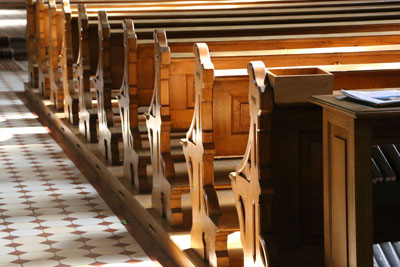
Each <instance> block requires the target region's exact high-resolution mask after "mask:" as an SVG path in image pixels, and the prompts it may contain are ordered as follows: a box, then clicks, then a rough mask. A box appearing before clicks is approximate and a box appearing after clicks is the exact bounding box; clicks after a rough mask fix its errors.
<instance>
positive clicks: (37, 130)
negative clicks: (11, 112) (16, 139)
mask: <svg viewBox="0 0 400 267" xmlns="http://www.w3.org/2000/svg"><path fill="white" fill-rule="evenodd" d="M47 133H50V129H49V128H47V127H42V126H39V127H13V128H0V142H4V141H7V140H9V139H11V138H12V137H13V136H14V135H17V134H47Z"/></svg>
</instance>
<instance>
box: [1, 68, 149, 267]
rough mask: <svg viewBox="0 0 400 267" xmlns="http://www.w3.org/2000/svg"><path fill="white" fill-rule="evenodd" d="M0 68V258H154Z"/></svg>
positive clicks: (123, 262)
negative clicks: (29, 107) (41, 121)
mask: <svg viewBox="0 0 400 267" xmlns="http://www.w3.org/2000/svg"><path fill="white" fill-rule="evenodd" d="M26 78H27V77H26V74H25V72H15V73H13V72H0V266H10V267H11V266H24V267H25V266H26V267H28V266H38V267H45V266H88V265H89V266H140V265H142V266H153V263H152V261H151V260H150V259H149V257H148V256H147V255H146V254H145V253H144V251H143V249H142V248H141V247H140V246H139V245H138V243H137V242H136V241H135V239H134V238H132V237H131V236H130V234H129V233H128V232H127V230H126V229H125V227H124V226H123V225H122V223H121V222H120V220H119V219H118V217H117V216H115V215H114V214H113V212H112V211H111V210H110V208H109V207H108V206H107V205H106V203H105V202H104V201H103V200H102V199H101V198H100V196H99V195H98V193H97V192H96V191H95V189H94V188H93V187H92V186H91V185H90V184H89V182H88V181H87V180H86V178H85V177H84V176H83V175H82V174H81V173H80V171H79V170H78V169H77V168H76V167H75V166H74V164H73V163H72V162H71V161H70V160H69V159H68V158H67V156H66V155H65V154H64V153H63V151H62V149H61V148H60V147H59V145H58V144H57V143H56V142H55V141H54V140H53V139H52V138H51V137H50V135H49V134H48V132H47V129H46V128H45V127H43V126H42V125H41V124H40V123H39V122H38V120H37V119H36V118H35V116H34V115H33V114H32V113H30V112H29V111H28V109H27V108H26V107H25V106H24V105H23V103H22V102H21V100H20V99H19V98H18V96H17V95H16V94H15V93H14V92H13V91H22V90H23V84H22V82H23V81H24V80H25V79H26Z"/></svg>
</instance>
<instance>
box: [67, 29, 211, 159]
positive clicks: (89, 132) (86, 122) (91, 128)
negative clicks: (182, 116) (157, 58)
mask: <svg viewBox="0 0 400 267" xmlns="http://www.w3.org/2000/svg"><path fill="white" fill-rule="evenodd" d="M80 25H82V23H81V24H80ZM85 25H86V24H85ZM81 28H82V27H81ZM85 29H86V27H85ZM197 30H199V29H197ZM136 32H137V33H138V34H140V33H141V32H140V29H139V30H137V31H136ZM143 32H148V30H147V29H146V30H145V31H143ZM187 32H188V34H191V28H188V29H187ZM212 34H213V33H212ZM81 40H82V38H81ZM82 51H84V50H81V52H82ZM86 51H87V50H86ZM93 51H94V52H95V51H96V50H95V49H94V50H93ZM80 54H81V55H83V53H80ZM79 62H80V63H82V62H84V60H80V61H79ZM91 69H92V70H93V67H91ZM77 73H83V72H82V71H77ZM125 73H128V72H126V71H125ZM142 73H145V72H144V71H143V69H142ZM86 77H87V79H88V76H86ZM80 78H81V77H80ZM78 80H79V79H78ZM80 84H86V85H88V84H89V83H88V82H87V81H85V82H82V81H80ZM85 90H86V89H85ZM81 91H82V90H81ZM83 95H84V94H82V96H83ZM66 99H69V97H66ZM66 101H67V100H66ZM80 103H82V104H84V105H86V103H88V101H86V100H82V99H81V101H80ZM89 105H90V104H89ZM89 109H90V107H88V108H86V107H82V106H81V111H82V112H81V113H84V114H85V115H82V116H81V118H83V119H81V123H80V125H81V126H80V129H81V132H82V133H83V134H84V136H85V137H87V138H88V139H89V140H91V141H96V134H95V129H96V127H95V123H94V122H95V116H96V114H95V112H93V111H90V110H89ZM71 110H76V108H68V112H69V113H70V112H71ZM69 117H71V116H69ZM72 117H74V116H72ZM189 117H190V116H189ZM116 134H117V135H118V136H121V134H119V133H116ZM107 144H110V143H109V142H107ZM115 147H117V144H116V143H115ZM109 151H111V148H110V149H109ZM113 151H117V148H115V149H113ZM109 154H112V153H109ZM109 154H107V155H109ZM118 162H119V161H114V163H118Z"/></svg>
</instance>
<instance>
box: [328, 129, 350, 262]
mask: <svg viewBox="0 0 400 267" xmlns="http://www.w3.org/2000/svg"><path fill="white" fill-rule="evenodd" d="M332 128H333V129H332V132H331V136H330V141H331V142H330V145H329V149H330V157H331V158H332V159H333V160H332V161H331V164H332V165H331V167H330V184H331V196H332V202H331V220H332V226H331V227H332V229H331V231H332V244H333V247H332V255H333V258H334V259H335V265H336V266H348V262H347V258H348V251H347V243H348V240H347V227H346V228H344V226H347V196H346V194H347V186H346V185H347V173H346V171H347V168H346V165H347V163H346V160H347V153H346V152H347V142H346V140H345V139H343V138H341V137H339V136H336V135H335V130H334V129H335V127H332ZM333 214H334V216H333Z"/></svg>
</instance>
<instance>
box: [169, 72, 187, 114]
mask: <svg viewBox="0 0 400 267" xmlns="http://www.w3.org/2000/svg"><path fill="white" fill-rule="evenodd" d="M169 77H170V88H169V91H170V96H169V99H170V108H171V110H176V109H178V110H179V109H186V108H187V106H186V98H187V96H186V83H187V82H186V75H184V74H170V76H169Z"/></svg>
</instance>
